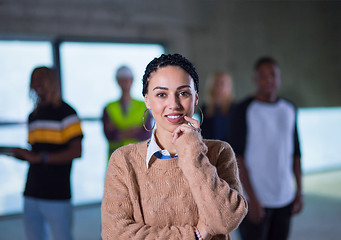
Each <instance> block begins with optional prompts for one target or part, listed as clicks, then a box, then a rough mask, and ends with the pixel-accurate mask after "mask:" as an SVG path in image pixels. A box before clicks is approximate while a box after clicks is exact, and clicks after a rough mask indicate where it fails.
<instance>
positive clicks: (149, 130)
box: [142, 109, 155, 132]
mask: <svg viewBox="0 0 341 240" xmlns="http://www.w3.org/2000/svg"><path fill="white" fill-rule="evenodd" d="M147 111H149V109H146V110H144V112H143V116H142V123H143V127H144V129H146V131H148V132H151V131H153V129H154V127H155V122H154V125H153V127H152V129H148V128H147V127H146V124H145V123H144V116H145V114H146V112H147Z"/></svg>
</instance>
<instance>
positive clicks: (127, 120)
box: [102, 66, 151, 159]
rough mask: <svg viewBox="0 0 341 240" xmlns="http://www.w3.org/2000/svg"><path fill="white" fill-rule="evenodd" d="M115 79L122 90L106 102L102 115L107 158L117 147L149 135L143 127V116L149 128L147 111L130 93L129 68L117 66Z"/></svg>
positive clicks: (149, 121) (131, 78)
mask: <svg viewBox="0 0 341 240" xmlns="http://www.w3.org/2000/svg"><path fill="white" fill-rule="evenodd" d="M116 80H117V83H118V85H119V86H120V88H121V91H122V94H121V97H120V99H119V100H116V101H114V102H110V103H108V104H107V105H106V106H105V108H104V111H103V115H102V122H103V130H104V134H105V137H106V138H107V140H108V151H109V152H108V159H109V157H110V155H111V154H112V153H113V152H114V151H115V150H116V149H117V148H119V147H121V146H124V145H127V144H129V143H135V142H138V141H142V140H146V139H148V138H149V137H150V132H148V131H146V130H145V129H144V127H143V121H142V118H143V116H144V118H145V122H146V127H147V129H150V128H151V116H150V114H149V112H145V110H146V106H145V104H144V102H143V101H139V100H136V99H134V98H132V97H131V95H130V89H131V85H132V84H133V73H132V71H131V69H130V68H128V67H127V66H121V67H119V68H118V70H117V72H116ZM144 113H145V114H144Z"/></svg>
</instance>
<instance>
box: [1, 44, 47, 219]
mask: <svg viewBox="0 0 341 240" xmlns="http://www.w3.org/2000/svg"><path fill="white" fill-rule="evenodd" d="M52 59H53V58H52V47H51V44H50V42H45V41H0V66H1V75H0V76H1V78H0V109H1V110H0V146H20V147H23V148H26V147H28V146H27V125H26V123H25V122H26V119H27V117H28V114H29V113H30V112H31V111H32V107H33V104H32V101H31V100H30V99H29V82H30V76H31V73H32V70H33V69H34V68H35V67H37V66H41V65H45V66H51V65H52ZM27 167H28V164H27V163H25V162H22V161H19V160H16V159H14V158H12V157H7V156H4V155H0V189H1V191H0V215H3V214H7V213H15V212H19V211H21V209H22V192H23V190H24V186H25V180H26V172H27Z"/></svg>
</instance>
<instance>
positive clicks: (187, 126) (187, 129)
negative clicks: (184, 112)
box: [172, 116, 200, 144]
mask: <svg viewBox="0 0 341 240" xmlns="http://www.w3.org/2000/svg"><path fill="white" fill-rule="evenodd" d="M184 119H185V120H186V121H187V123H183V124H181V125H180V126H178V127H177V128H176V129H175V130H174V132H173V133H172V136H173V139H172V143H173V144H174V143H175V142H176V140H177V139H178V138H179V137H181V136H182V135H184V134H188V133H193V132H194V131H198V132H200V128H199V127H200V126H199V122H198V121H197V120H195V119H194V118H190V117H187V116H184Z"/></svg>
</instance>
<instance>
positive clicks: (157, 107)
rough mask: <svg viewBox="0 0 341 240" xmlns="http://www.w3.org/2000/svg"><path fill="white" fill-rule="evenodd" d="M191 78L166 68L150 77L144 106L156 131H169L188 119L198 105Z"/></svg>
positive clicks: (168, 67)
mask: <svg viewBox="0 0 341 240" xmlns="http://www.w3.org/2000/svg"><path fill="white" fill-rule="evenodd" d="M198 99H199V97H198V94H197V93H196V91H195V87H194V81H193V79H192V77H191V76H190V75H189V74H188V73H187V72H186V71H185V70H183V69H182V68H181V67H178V66H171V65H168V66H166V67H161V68H159V69H158V70H156V71H155V72H153V73H152V74H151V75H150V78H149V80H148V93H147V94H146V95H145V103H146V106H147V108H148V109H150V110H151V111H152V114H153V117H154V119H155V121H156V126H157V129H158V131H167V132H173V131H174V130H175V129H176V128H177V127H178V126H179V125H181V124H183V123H186V121H185V119H184V116H188V117H192V116H193V113H194V107H195V105H196V104H197V103H198Z"/></svg>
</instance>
